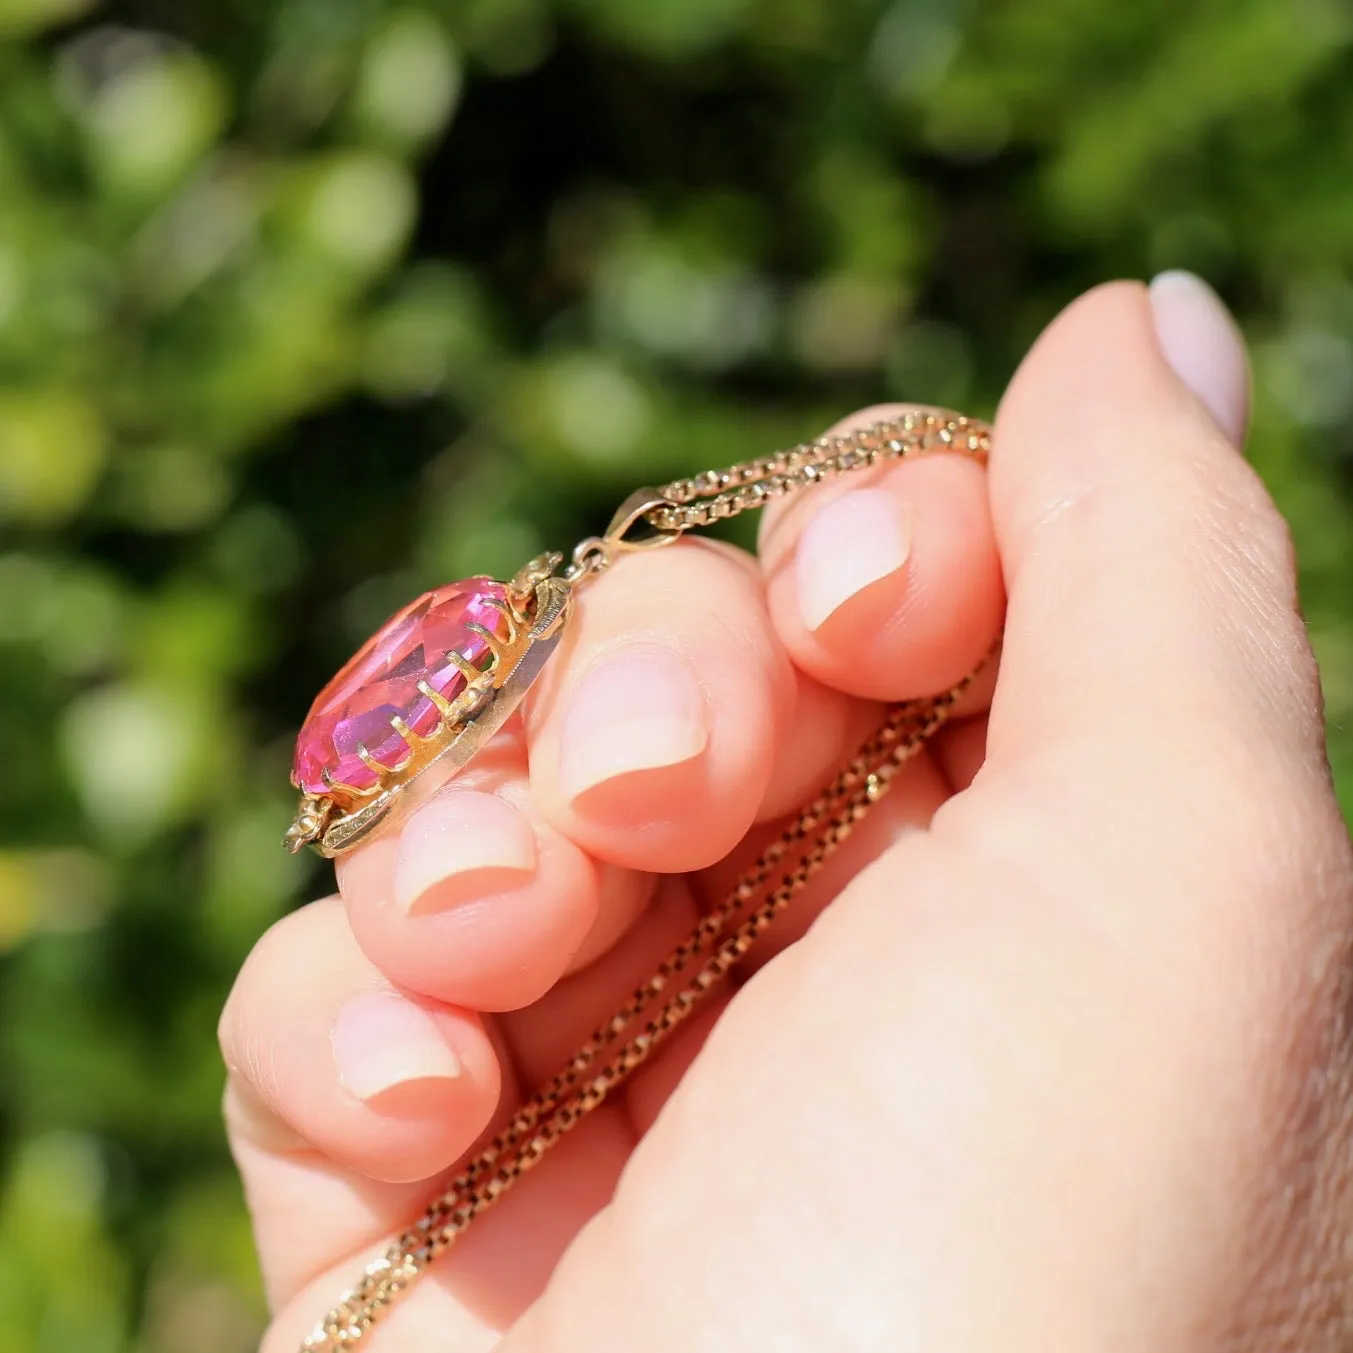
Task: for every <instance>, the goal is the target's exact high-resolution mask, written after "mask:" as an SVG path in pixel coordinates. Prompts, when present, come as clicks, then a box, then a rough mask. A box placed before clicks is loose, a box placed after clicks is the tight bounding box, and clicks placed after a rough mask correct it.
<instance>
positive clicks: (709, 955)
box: [302, 411, 989, 1353]
mask: <svg viewBox="0 0 1353 1353" xmlns="http://www.w3.org/2000/svg"><path fill="white" fill-rule="evenodd" d="M988 438H989V433H988V429H987V428H986V426H985V425H983V424H981V423H978V422H976V421H974V420H972V419H968V418H964V417H962V416H961V415H959V414H951V413H944V412H941V411H935V412H918V413H913V414H907V415H905V416H903V417H901V418H898V419H895V420H890V421H887V422H882V423H876V424H874V425H872V426H870V427H866V428H863V429H860V430H859V431H856V432H851V433H845V434H842V435H841V436H837V437H829V438H823V439H821V440H819V441H816V442H809V443H805V444H803V445H802V446H796V447H793V448H791V449H790V450H788V451H782V452H778V453H776V454H774V455H771V456H764V457H762V458H760V459H759V460H754V461H748V462H746V463H744V464H742V465H735V466H732V467H730V468H729V469H726V470H712V471H709V472H708V473H706V474H702V475H697V476H695V477H694V478H691V479H682V480H678V481H677V482H675V483H673V484H669V485H667V486H666V487H665V488H662V489H659V490H658V491H657V497H659V498H661V499H663V500H664V505H662V506H659V507H655V508H653V509H651V510H649V511H648V512H647V513H645V514H644V515H645V518H646V520H647V521H648V522H649V523H650V524H651V525H653V526H654V527H656V528H657V529H659V530H662V531H667V532H672V531H688V530H692V529H694V528H696V527H700V526H707V525H709V524H710V523H711V522H713V521H718V520H722V519H725V518H728V517H732V516H736V515H737V514H738V513H740V512H745V511H748V510H750V509H752V508H756V507H763V506H764V505H765V504H766V503H767V502H769V501H770V500H771V499H773V498H777V497H780V496H783V495H784V494H786V493H789V492H790V491H792V490H795V489H799V488H806V487H808V486H810V485H812V484H815V483H818V482H820V481H822V480H824V479H828V478H831V477H834V476H835V475H837V474H841V473H844V472H847V471H855V470H860V469H865V468H868V467H869V466H871V465H874V464H876V463H878V462H880V461H883V460H893V459H897V458H900V457H902V456H906V455H911V454H916V453H921V452H930V451H956V452H959V453H960V454H963V455H967V456H970V457H971V458H973V459H975V460H977V461H979V462H984V461H985V459H986V455H987V449H988ZM599 544H600V542H593V541H585V542H583V544H582V545H581V546H579V550H578V551H577V552H575V555H574V561H573V568H574V569H577V570H579V571H580V575H583V574H586V573H590V572H591V571H593V570H594V569H595V568H597V567H598V566H604V564H603V563H602V560H601V559H600V557H599V555H598V551H597V550H596V549H594V548H593V546H594V545H599ZM974 675H975V674H974ZM971 681H972V677H971V676H969V677H966V678H965V679H964V680H963V681H961V682H959V684H958V685H956V686H954V687H953V688H952V689H950V690H948V691H946V692H945V693H944V694H942V695H939V696H935V697H931V698H928V699H924V700H911V701H906V702H904V703H902V704H898V705H894V706H892V707H891V708H890V709H889V711H888V715H887V717H886V719H885V720H884V722H883V724H882V725H881V727H880V728H879V729H878V730H877V731H876V732H875V733H874V734H873V735H872V736H871V737H870V738H869V740H868V741H867V742H865V744H864V745H863V746H862V747H860V749H859V750H858V751H857V752H856V753H855V755H854V756H853V757H851V759H850V760H849V761H848V762H847V763H846V765H845V766H844V767H843V768H842V770H841V771H840V772H839V773H838V774H837V776H836V777H835V779H833V780H832V782H831V783H830V784H828V785H827V786H825V787H824V788H823V789H822V790H821V792H820V793H819V794H818V795H817V796H816V797H815V798H814V799H813V800H812V802H810V803H808V804H806V805H805V806H804V807H803V808H802V809H801V810H800V812H799V813H798V815H797V816H796V817H795V819H794V820H793V822H792V823H791V824H790V825H789V826H787V827H786V828H785V830H784V831H783V832H782V833H781V834H780V836H779V837H777V838H776V839H775V840H774V841H773V842H772V843H771V844H770V845H769V846H768V847H767V848H766V849H765V850H764V851H763V852H762V854H761V855H760V857H759V858H758V859H757V861H756V863H755V864H753V865H752V867H751V868H750V869H748V870H747V871H746V872H745V873H744V874H743V875H742V876H741V878H739V880H738V882H737V884H736V885H735V886H734V888H733V889H732V891H731V892H730V893H729V894H728V896H727V897H726V898H725V899H724V901H723V902H722V903H721V904H720V905H719V906H718V907H716V908H715V909H714V910H712V911H711V912H709V914H708V915H706V916H705V917H704V918H703V919H702V920H701V921H700V924H699V925H698V926H697V927H696V929H695V930H694V931H693V932H692V933H691V935H690V936H689V937H688V938H687V939H686V940H685V941H683V943H682V944H681V945H680V946H679V947H678V948H677V949H676V950H675V951H674V952H673V953H672V954H671V955H670V956H669V957H668V958H667V959H666V960H665V961H664V962H663V963H662V964H661V965H660V967H659V968H658V970H657V971H656V972H655V973H654V974H653V976H652V977H650V978H649V979H648V980H647V981H646V982H644V983H643V984H642V985H641V986H640V987H638V988H637V989H636V990H635V992H634V994H633V995H632V996H631V997H630V999H629V1000H628V1001H627V1002H626V1003H625V1004H624V1005H623V1006H622V1007H621V1008H620V1009H619V1010H617V1011H616V1013H615V1014H614V1015H612V1016H611V1018H610V1019H609V1020H607V1021H606V1023H605V1024H603V1025H601V1026H600V1027H599V1028H597V1029H596V1030H595V1031H594V1032H593V1034H592V1036H591V1037H590V1038H588V1039H587V1041H586V1042H585V1043H583V1045H582V1046H581V1047H580V1048H579V1049H578V1051H577V1052H576V1053H574V1055H573V1057H572V1058H570V1060H569V1061H568V1063H567V1065H565V1066H564V1067H563V1068H562V1069H561V1070H560V1071H559V1072H558V1074H557V1075H555V1077H554V1078H553V1079H552V1080H550V1081H549V1082H548V1083H547V1084H546V1085H544V1086H543V1087H542V1088H541V1089H540V1090H539V1091H538V1092H537V1093H536V1094H535V1095H534V1096H533V1097H532V1098H531V1099H529V1100H528V1101H527V1102H526V1103H525V1104H524V1105H522V1107H521V1108H520V1109H519V1110H518V1111H517V1113H516V1114H515V1115H514V1117H513V1118H512V1120H511V1121H510V1122H509V1123H508V1125H507V1126H506V1127H505V1128H504V1129H503V1130H502V1131H501V1132H500V1133H499V1134H498V1136H497V1137H495V1138H494V1139H493V1141H492V1142H491V1143H490V1144H489V1145H488V1146H487V1147H486V1148H485V1149H484V1150H483V1151H482V1152H480V1154H479V1155H478V1156H476V1157H475V1158H474V1159H473V1160H472V1161H471V1162H470V1163H469V1165H468V1166H467V1167H466V1168H465V1170H464V1171H463V1172H462V1173H461V1175H460V1176H459V1177H458V1178H457V1179H456V1180H455V1181H454V1182H453V1183H452V1185H451V1187H450V1188H449V1189H448V1190H447V1191H446V1192H445V1193H443V1194H442V1195H441V1196H440V1197H438V1198H437V1199H435V1200H434V1201H433V1202H432V1203H431V1204H430V1205H429V1206H428V1208H427V1210H426V1211H425V1212H424V1213H423V1215H422V1216H421V1217H419V1218H418V1220H417V1221H416V1222H414V1224H413V1225H412V1226H411V1227H410V1228H409V1229H408V1230H407V1231H405V1232H404V1233H403V1234H402V1235H400V1236H398V1237H397V1238H396V1239H395V1240H394V1241H392V1242H391V1243H390V1245H389V1246H388V1247H387V1248H386V1249H385V1251H384V1252H383V1253H382V1254H381V1256H380V1257H379V1258H378V1259H376V1260H375V1261H373V1262H372V1263H370V1264H369V1265H368V1266H367V1267H366V1269H365V1270H364V1271H363V1273H362V1275H361V1277H360V1278H359V1279H358V1281H357V1283H356V1284H355V1285H354V1286H353V1287H352V1288H351V1290H349V1291H348V1292H345V1293H344V1294H343V1296H342V1297H341V1298H340V1299H339V1302H338V1304H337V1305H336V1306H335V1307H334V1308H333V1309H332V1310H331V1311H329V1312H328V1314H327V1315H325V1317H324V1318H323V1320H321V1321H320V1323H319V1324H318V1325H317V1326H316V1327H315V1329H314V1331H313V1333H312V1334H311V1335H310V1336H309V1338H308V1339H306V1341H305V1343H304V1344H303V1345H302V1353H335V1350H339V1349H348V1348H351V1347H353V1346H354V1345H355V1344H356V1343H358V1342H359V1341H360V1340H361V1339H362V1338H363V1337H364V1336H365V1334H366V1333H367V1331H368V1330H369V1329H370V1328H371V1327H372V1326H373V1325H374V1324H375V1323H376V1322H377V1321H378V1320H379V1319H380V1318H381V1316H382V1315H384V1314H385V1312H386V1311H387V1309H388V1308H389V1307H390V1306H391V1304H392V1303H394V1302H395V1301H396V1300H398V1299H399V1297H400V1296H402V1295H403V1293H404V1292H405V1290H406V1289H407V1288H408V1287H409V1286H410V1284H411V1283H413V1282H414V1281H415V1280H416V1279H417V1277H418V1276H419V1275H420V1274H421V1273H422V1272H423V1271H424V1270H425V1269H426V1268H427V1267H428V1266H429V1265H430V1264H431V1263H432V1262H433V1260H435V1259H436V1258H437V1257H438V1256H439V1255H440V1254H442V1253H444V1252H445V1251H446V1250H447V1249H449V1248H450V1247H451V1246H452V1245H453V1244H454V1243H455V1241H456V1238H457V1237H458V1236H459V1235H460V1234H461V1232H463V1231H464V1230H465V1229H466V1227H468V1226H469V1225H470V1224H471V1222H472V1221H473V1220H474V1219H475V1218H476V1217H477V1216H479V1215H480V1214H481V1213H482V1212H484V1211H485V1210H486V1209H487V1208H489V1207H491V1206H492V1205H493V1204H494V1203H495V1202H497V1200H498V1199H499V1198H501V1197H502V1195H503V1194H504V1193H506V1192H507V1190H508V1189H509V1188H511V1186H512V1185H513V1184H514V1183H515V1182H516V1181H517V1180H518V1179H520V1178H521V1177H522V1176H523V1175H524V1174H527V1173H528V1172H529V1171H530V1170H532V1169H534V1168H535V1167H536V1165H538V1164H539V1163H540V1161H541V1160H542V1159H543V1158H544V1157H545V1155H546V1154H547V1153H548V1151H549V1149H550V1147H552V1146H553V1145H554V1144H555V1143H556V1142H558V1141H559V1140H560V1139H561V1138H562V1137H564V1136H565V1135H566V1134H567V1133H568V1132H569V1131H570V1129H572V1128H573V1127H575V1126H576V1125H577V1124H578V1123H579V1122H580V1121H581V1120H582V1119H583V1118H584V1117H586V1115H587V1114H588V1113H590V1112H591V1111H592V1110H593V1109H595V1108H596V1107H597V1106H598V1105H600V1104H601V1103H603V1102H604V1101H605V1100H606V1098H607V1097H608V1096H609V1095H610V1094H611V1093H612V1092H613V1091H614V1090H615V1089H617V1088H618V1087H619V1086H620V1085H621V1084H623V1083H624V1081H625V1080H626V1079H627V1078H628V1077H629V1076H630V1075H631V1074H632V1073H633V1072H634V1071H635V1070H636V1068H638V1067H639V1066H641V1065H643V1063H644V1062H645V1061H646V1060H647V1059H648V1058H649V1057H650V1056H651V1055H652V1053H653V1052H654V1050H655V1049H657V1048H658V1047H659V1046H661V1044H662V1043H663V1042H664V1041H665V1040H666V1039H667V1038H668V1037H669V1036H670V1034H671V1033H672V1031H673V1030H675V1029H676V1028H678V1027H679V1026H680V1025H681V1023H682V1022H683V1021H684V1020H685V1019H686V1018H687V1016H689V1015H690V1014H691V1012H692V1011H693V1010H694V1009H696V1007H697V1006H698V1005H699V1003H700V1000H701V998H702V997H703V996H704V995H705V994H706V993H707V992H709V991H710V990H711V989H712V988H714V987H715V986H716V985H717V984H718V983H719V981H720V980H721V979H722V978H723V977H724V976H726V975H727V973H728V972H729V971H730V970H731V969H732V968H733V967H734V966H735V965H736V964H737V963H738V962H739V960H740V959H742V958H743V956H744V955H745V954H746V953H747V951H748V950H749V949H750V948H751V947H752V945H753V944H754V943H755V942H756V940H757V938H758V937H759V936H760V935H761V933H762V932H763V931H764V930H765V929H766V928H767V927H768V926H769V925H770V924H771V922H772V921H773V920H774V919H775V917H776V916H778V915H779V914H780V913H781V912H782V911H783V910H784V909H785V908H786V907H787V906H788V905H789V903H790V902H791V901H792V900H793V898H794V897H795V896H796V895H797V894H798V893H799V892H800V891H801V890H802V889H803V887H804V886H805V885H806V884H807V883H808V881H809V880H810V879H811V878H812V877H813V876H814V875H815V874H816V873H817V872H818V871H819V870H820V869H821V868H822V866H823V865H824V864H825V863H826V861H827V860H828V858H829V857H830V856H831V854H832V853H833V851H835V850H836V848H837V847H838V846H839V845H840V844H841V842H842V841H844V840H845V839H846V838H847V837H848V836H849V835H850V833H851V832H852V831H853V830H854V828H855V826H856V824H857V823H858V822H859V821H860V819H861V818H862V817H864V815H865V814H866V813H867V812H868V811H869V809H870V807H871V806H872V805H873V804H875V803H877V802H878V801H879V799H881V798H882V797H883V796H884V794H886V793H887V791H888V787H889V785H890V783H891V781H892V780H893V778H894V776H895V775H896V774H897V772H898V770H899V769H900V768H901V767H902V766H903V765H905V764H906V762H907V761H908V760H909V759H910V758H911V757H912V756H914V755H915V754H916V753H917V752H918V751H919V750H920V749H921V747H922V746H923V745H924V743H925V741H926V739H928V738H929V737H931V736H932V735H933V734H934V733H935V732H936V731H937V730H938V729H939V728H940V727H942V726H943V725H944V723H945V722H946V721H947V720H948V718H949V716H950V714H951V712H952V711H953V708H954V705H955V702H956V701H957V700H958V698H959V697H960V696H961V695H962V694H963V692H964V691H965V690H966V689H967V687H968V685H969V684H970V683H971Z"/></svg>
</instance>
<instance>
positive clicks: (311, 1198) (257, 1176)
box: [220, 898, 502, 1299]
mask: <svg viewBox="0 0 1353 1353" xmlns="http://www.w3.org/2000/svg"><path fill="white" fill-rule="evenodd" d="M220 1040H221V1049H222V1053H223V1055H224V1058H225V1063H226V1067H227V1069H228V1072H229V1086H228V1091H227V1110H226V1118H227V1124H228V1127H229V1130H230V1135H231V1141H232V1146H233V1148H234V1150H235V1152H236V1155H237V1157H238V1159H239V1163H240V1166H241V1170H242V1173H243V1176H244V1180H245V1185H246V1189H247V1191H248V1194H249V1198H250V1204H251V1210H252V1212H253V1216H254V1221H255V1227H256V1231H257V1236H258V1243H259V1250H260V1255H261V1258H262V1261H263V1268H264V1272H265V1275H266V1276H267V1279H268V1286H269V1290H270V1292H271V1293H273V1295H274V1296H275V1297H277V1298H279V1299H280V1298H282V1297H284V1296H285V1295H286V1294H287V1293H288V1292H290V1290H291V1289H292V1288H293V1287H294V1286H295V1285H296V1283H297V1282H298V1281H299V1280H300V1278H301V1277H302V1276H304V1275H305V1274H308V1273H310V1272H313V1271H314V1270H315V1268H317V1267H319V1266H321V1265H323V1264H325V1263H327V1262H330V1261H331V1259H332V1258H333V1257H334V1256H336V1255H339V1254H343V1253H346V1252H347V1251H348V1250H349V1249H353V1248H355V1247H357V1246H358V1245H360V1244H363V1243H365V1242H366V1241H367V1240H368V1239H369V1238H370V1236H371V1234H372V1228H373V1227H376V1228H381V1227H384V1226H388V1225H391V1224H393V1223H396V1222H399V1221H402V1220H403V1219H404V1217H405V1216H406V1214H408V1213H409V1211H410V1209H414V1210H416V1209H417V1207H419V1206H421V1203H422V1201H423V1200H422V1198H421V1197H420V1196H419V1194H420V1192H421V1191H423V1190H424V1189H425V1186H418V1187H411V1186H410V1185H411V1182H412V1181H420V1180H425V1179H427V1178H428V1177H429V1176H431V1175H435V1174H436V1173H437V1172H438V1171H440V1170H443V1169H445V1168H446V1167H448V1166H449V1165H450V1164H451V1163H452V1162H453V1161H454V1160H456V1158H457V1157H458V1156H460V1155H461V1154H462V1153H463V1152H464V1151H465V1150H466V1149H467V1148H468V1147H469V1146H470V1144H471V1143H472V1142H473V1141H474V1140H475V1139H476V1138H477V1137H478V1136H479V1135H480V1133H481V1132H483V1130H484V1128H485V1127H486V1126H487V1124H488V1123H489V1121H490V1118H491V1117H492V1115H493V1113H494V1110H495V1109H496V1107H497V1105H498V1103H499V1098H500V1092H501V1089H502V1076H501V1069H500V1062H499V1057H498V1054H497V1051H496V1050H495V1047H494V1044H493V1041H492V1038H491V1036H490V1033H489V1031H488V1030H487V1029H486V1027H485V1026H484V1024H483V1023H482V1022H481V1021H480V1020H479V1018H478V1017H477V1016H476V1015H474V1014H473V1013H471V1012H469V1011H467V1010H464V1009H458V1008H455V1007H451V1006H445V1005H441V1004H437V1003H434V1002H430V1001H427V1000H423V999H418V998H416V997H412V996H410V995H409V993H407V992H405V991H403V990H400V989H399V988H397V987H395V986H394V985H393V984H391V983H390V982H389V980H388V979H387V978H386V977H385V976H384V975H383V974H382V973H381V972H380V971H379V970H378V969H376V968H375V967H374V965H372V963H371V962H370V961H369V960H368V959H367V958H366V956H365V955H364V954H363V953H362V952H361V950H360V949H359V948H358V947H357V945H356V944H355V943H354V941H353V939H352V935H351V932H350V931H349V929H348V925H347V921H346V918H345V916H344V913H343V908H342V905H341V904H340V903H339V901H338V899H336V898H327V899H325V900H324V901H321V902H315V903H312V904H311V905H310V906H307V907H304V908H302V909H301V910H300V911H297V912H294V913H292V914H291V915H289V916H287V917H286V918H284V919H283V920H281V921H279V922H278V923H277V924H276V925H274V926H273V927H272V929H271V930H269V931H268V933H267V934H266V935H264V937H263V938H262V939H261V940H260V941H259V942H258V944H257V945H256V946H255V948H254V951H253V953H252V954H251V955H250V957H249V959H248V960H247V961H246V963H245V965H244V967H243V969H242V970H241V972H240V975H239V977H238V978H237V980H236V982H235V986H234V989H233V990H232V992H231V995H230V999H229V1001H228V1002H227V1004H226V1007H225V1010H224V1012H223V1014H222V1016H221V1024H220ZM317 1218H324V1224H323V1225H321V1226H316V1224H315V1222H316V1219H317ZM376 1233H377V1234H379V1230H377V1232H376Z"/></svg>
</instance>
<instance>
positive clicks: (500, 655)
mask: <svg viewBox="0 0 1353 1353" xmlns="http://www.w3.org/2000/svg"><path fill="white" fill-rule="evenodd" d="M465 628H466V629H467V630H469V631H470V633H471V634H477V635H478V636H479V637H480V638H481V639H482V640H483V641H484V642H485V644H487V645H488V650H489V655H490V656H491V657H492V659H493V662H492V665H491V666H490V668H489V670H490V671H492V670H493V668H494V667H497V666H498V664H499V663H501V662H502V661H503V659H504V658H505V657H507V650H506V649H504V647H503V641H502V640H501V639H499V637H498V636H497V635H496V634H494V633H493V632H492V631H491V630H486V629H485V628H484V626H483V625H481V624H480V623H479V621H477V620H467V621H466V622H465Z"/></svg>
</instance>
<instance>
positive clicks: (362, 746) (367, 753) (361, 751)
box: [357, 742, 385, 776]
mask: <svg viewBox="0 0 1353 1353" xmlns="http://www.w3.org/2000/svg"><path fill="white" fill-rule="evenodd" d="M357 755H358V756H360V757H361V758H362V765H364V766H365V767H366V768H367V770H373V771H375V772H376V774H377V775H378V776H380V775H384V774H385V767H384V766H382V765H381V763H380V762H379V761H377V760H376V758H375V757H374V756H372V755H371V750H370V748H368V747H367V745H366V743H365V742H359V743H358V744H357Z"/></svg>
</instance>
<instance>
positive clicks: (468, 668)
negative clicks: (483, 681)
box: [446, 648, 484, 681]
mask: <svg viewBox="0 0 1353 1353" xmlns="http://www.w3.org/2000/svg"><path fill="white" fill-rule="evenodd" d="M446 660H447V662H449V663H450V664H451V665H452V666H453V667H454V668H455V669H456V670H457V671H458V672H459V673H460V674H461V676H463V677H464V678H465V680H466V681H478V680H479V678H480V677H482V676H483V675H484V673H483V672H481V671H480V670H479V668H478V667H476V666H475V665H474V663H472V662H471V661H470V660H469V658H467V657H466V656H465V655H464V654H463V653H457V652H456V650H455V649H454V648H448V649H447V650H446Z"/></svg>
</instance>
